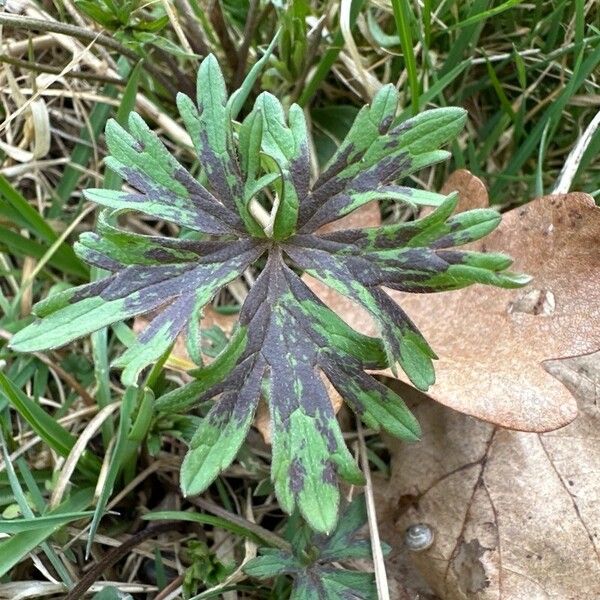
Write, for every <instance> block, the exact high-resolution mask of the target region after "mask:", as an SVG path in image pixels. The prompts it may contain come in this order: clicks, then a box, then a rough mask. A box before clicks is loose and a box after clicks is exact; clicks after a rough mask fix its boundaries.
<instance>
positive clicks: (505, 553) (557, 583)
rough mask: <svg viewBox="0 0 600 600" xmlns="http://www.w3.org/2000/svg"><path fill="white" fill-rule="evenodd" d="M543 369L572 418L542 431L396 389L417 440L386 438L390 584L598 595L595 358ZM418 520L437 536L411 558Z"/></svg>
mask: <svg viewBox="0 0 600 600" xmlns="http://www.w3.org/2000/svg"><path fill="white" fill-rule="evenodd" d="M547 368H548V369H549V370H550V371H551V372H553V373H554V374H555V375H556V377H558V378H560V379H561V381H563V382H564V383H565V385H567V386H568V387H569V389H570V390H571V391H572V392H573V394H574V396H575V397H576V398H577V403H578V405H579V411H580V412H579V417H578V418H577V419H576V420H575V421H574V422H572V423H571V424H570V425H568V426H566V427H564V428H562V429H560V430H558V431H552V432H548V433H544V434H536V433H523V432H516V431H509V430H505V429H500V428H498V427H496V426H493V425H490V424H488V423H484V422H482V421H479V420H477V419H473V418H472V417H468V416H465V415H463V414H460V413H458V412H455V411H453V410H449V409H448V408H446V407H444V406H441V405H439V404H436V403H434V402H431V401H429V399H428V398H427V397H426V396H424V395H422V394H418V392H416V391H414V390H409V391H406V389H405V397H406V398H407V400H408V403H409V406H410V407H411V408H412V409H413V411H414V413H415V415H416V416H417V418H418V419H419V422H420V423H421V426H422V428H423V439H422V442H421V443H419V444H402V443H400V442H398V441H396V440H391V442H390V451H391V453H392V462H391V464H392V472H391V477H390V479H389V481H388V482H386V483H380V484H379V485H378V484H375V485H376V488H375V492H376V501H377V506H378V515H379V517H380V530H381V531H382V532H383V533H384V538H385V540H386V541H387V542H388V543H389V544H390V545H391V546H392V547H393V550H392V553H391V555H390V556H389V557H388V560H387V567H388V575H389V576H390V577H391V578H392V579H396V578H397V579H398V580H400V581H404V582H412V585H411V590H412V592H414V593H415V594H417V595H418V597H426V598H430V597H431V596H430V595H427V594H428V593H431V592H433V593H434V594H435V596H434V597H439V598H441V599H443V600H598V598H600V538H599V536H600V479H599V478H598V472H599V470H600V437H599V436H598V432H599V431H600V411H599V410H598V402H599V401H600V352H596V353H592V354H589V355H585V356H581V357H577V358H571V359H562V360H557V361H551V362H549V363H547ZM396 385H402V386H403V388H407V387H408V386H404V384H400V383H398V384H396ZM419 396H420V399H419ZM417 523H420V524H426V525H427V526H429V527H430V528H431V530H432V531H433V533H434V542H433V545H432V546H431V547H430V548H429V549H427V550H425V551H423V552H418V553H417V552H411V551H410V550H408V549H407V548H406V547H405V545H404V543H403V540H404V533H405V531H406V529H407V528H408V527H410V526H411V525H414V524H417ZM415 570H416V573H415ZM421 594H423V595H421ZM415 597H417V596H415Z"/></svg>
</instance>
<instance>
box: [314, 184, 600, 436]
mask: <svg viewBox="0 0 600 600" xmlns="http://www.w3.org/2000/svg"><path fill="white" fill-rule="evenodd" d="M477 181H478V180H475V178H473V177H472V176H471V177H470V178H469V177H467V175H465V172H462V174H461V175H460V177H457V178H455V179H454V180H453V181H451V184H452V187H453V188H454V189H458V191H459V193H460V194H461V200H462V206H463V207H467V206H468V207H473V205H475V206H477V205H482V201H481V188H480V186H479V183H477ZM465 184H466V187H465ZM460 186H462V187H460ZM448 187H449V186H446V188H445V191H450V190H449V189H448ZM465 189H466V190H467V191H468V193H469V192H470V193H473V191H475V193H476V195H479V196H478V197H477V198H475V199H474V198H473V197H470V198H468V197H467V195H466V194H465V193H464V190H465ZM599 243H600V209H599V208H597V207H596V206H595V204H594V201H593V199H592V198H591V197H590V196H588V195H586V194H582V193H572V194H566V195H558V196H545V197H543V198H539V199H537V200H534V201H533V202H531V203H529V204H527V205H525V206H523V207H520V208H516V209H513V210H511V211H509V212H507V213H505V214H504V216H503V219H502V223H501V225H500V226H499V227H498V229H497V230H496V231H494V232H493V233H492V234H491V235H489V236H488V237H487V238H485V239H484V240H482V241H481V242H478V243H477V244H473V245H472V246H473V247H474V249H476V250H481V251H500V252H506V253H507V254H510V255H511V256H512V257H513V258H514V259H515V265H514V269H515V270H516V271H520V272H524V273H528V274H529V275H531V276H533V278H534V279H533V283H532V284H531V285H530V286H529V287H527V288H525V289H522V290H516V291H515V290H501V289H497V288H491V287H483V286H472V287H470V288H467V289H464V290H459V291H455V292H445V293H443V294H433V295H431V296H429V297H427V298H423V297H422V296H416V295H412V294H402V293H399V292H393V291H392V292H391V295H392V297H393V298H394V299H396V300H397V301H398V303H399V304H401V306H402V307H403V309H404V310H406V312H407V313H408V314H409V315H410V317H411V318H412V319H413V321H414V322H415V324H416V325H417V326H418V327H419V329H420V330H421V331H422V333H423V334H424V336H425V338H426V339H427V340H428V341H429V343H430V344H431V347H432V348H433V349H434V350H435V351H436V352H437V354H438V356H439V360H438V361H437V362H436V365H435V367H436V383H435V385H434V386H432V387H431V389H430V390H429V395H430V396H431V397H432V398H434V399H435V400H437V401H438V402H441V403H442V404H445V405H447V406H449V407H451V408H454V409H455V410H458V411H460V412H463V413H466V414H470V415H473V416H476V417H478V418H480V419H483V420H486V421H489V422H491V423H496V424H498V425H502V426H504V427H509V428H511V429H517V430H524V431H549V430H552V429H556V428H558V427H562V426H564V425H566V424H567V423H569V422H571V421H572V420H573V419H574V418H575V416H576V414H577V407H576V402H575V400H574V399H573V397H572V396H571V394H569V392H568V391H567V389H566V388H565V387H564V385H562V384H561V383H559V382H558V381H557V380H556V379H555V378H554V377H552V376H551V375H550V374H549V373H548V372H547V371H546V370H545V369H544V363H545V361H547V360H551V359H555V358H561V357H566V356H576V355H579V354H584V353H589V352H593V351H595V350H597V349H599V348H600V327H598V326H597V324H598V323H600V286H599V285H598V283H597V282H598V280H599V279H600V253H599V252H598V247H599ZM312 287H313V290H315V291H316V292H317V293H318V294H319V295H320V296H321V298H323V299H324V301H325V302H327V303H328V304H329V305H330V306H333V307H334V308H335V310H336V312H337V313H338V314H341V315H344V318H345V319H346V320H347V321H348V322H349V323H350V325H352V326H353V327H355V328H356V329H358V330H359V331H362V332H363V333H367V334H371V335H374V334H376V330H375V328H374V325H373V323H372V321H371V320H370V318H369V317H368V316H367V315H366V313H365V312H364V311H363V310H362V309H360V308H359V307H357V306H356V305H355V304H354V303H353V302H351V301H350V300H348V299H347V298H343V297H341V296H339V295H338V294H336V293H334V292H332V291H330V290H328V289H325V288H324V287H323V286H320V285H316V284H315V285H313V286H312Z"/></svg>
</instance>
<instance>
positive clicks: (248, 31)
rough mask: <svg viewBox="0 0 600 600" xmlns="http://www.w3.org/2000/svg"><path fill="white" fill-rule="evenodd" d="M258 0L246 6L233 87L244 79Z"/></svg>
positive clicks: (255, 23)
mask: <svg viewBox="0 0 600 600" xmlns="http://www.w3.org/2000/svg"><path fill="white" fill-rule="evenodd" d="M258 17H259V12H258V0H251V2H250V7H249V8H248V16H247V18H246V25H245V26H244V37H243V39H242V43H241V45H240V47H239V50H238V59H237V60H238V64H237V70H236V72H235V77H234V78H233V87H234V88H238V87H240V85H241V83H242V81H243V80H244V74H245V71H246V64H247V63H248V51H249V50H250V43H251V42H252V36H253V35H254V32H255V31H256V26H257V25H258Z"/></svg>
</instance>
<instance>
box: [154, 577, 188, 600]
mask: <svg viewBox="0 0 600 600" xmlns="http://www.w3.org/2000/svg"><path fill="white" fill-rule="evenodd" d="M183 578H184V574H183V573H182V574H181V575H177V577H175V579H173V581H171V583H169V584H168V585H167V587H165V588H164V589H162V590H161V591H160V592H159V593H158V594H157V595H156V597H155V598H154V600H166V599H167V598H168V597H169V596H170V595H171V594H172V593H173V592H174V591H175V590H176V589H177V588H178V587H180V586H181V584H182V583H183Z"/></svg>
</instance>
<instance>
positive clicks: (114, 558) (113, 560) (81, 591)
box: [65, 521, 176, 600]
mask: <svg viewBox="0 0 600 600" xmlns="http://www.w3.org/2000/svg"><path fill="white" fill-rule="evenodd" d="M175 527H176V523H175V522H174V521H166V522H165V523H158V524H156V525H150V526H148V527H146V529H144V530H143V531H140V532H138V533H136V534H135V535H132V536H131V537H130V538H129V539H128V540H125V541H124V542H123V543H122V544H121V545H120V546H117V547H116V548H111V549H110V550H109V551H108V552H107V553H106V554H105V555H104V556H103V557H102V559H101V560H99V561H98V562H97V563H96V564H95V565H94V566H93V567H92V568H91V569H90V570H89V571H88V572H87V573H86V574H85V575H84V576H83V577H82V578H81V579H80V580H79V581H78V583H77V585H75V587H73V588H72V589H71V590H70V591H69V593H68V594H67V595H66V596H65V600H81V598H83V597H84V595H85V593H86V592H87V590H88V589H89V588H90V587H91V586H92V585H93V584H94V583H95V582H96V581H97V580H98V579H100V577H101V575H102V573H104V571H106V570H107V569H110V568H111V567H113V566H114V565H116V564H117V563H118V562H119V561H120V560H121V559H122V558H123V557H125V556H127V555H128V554H129V552H130V551H131V550H132V549H133V548H135V547H136V546H139V545H140V544H141V543H142V542H144V541H146V540H147V539H149V538H151V537H154V536H156V535H159V534H161V533H167V532H169V531H173V529H175Z"/></svg>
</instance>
